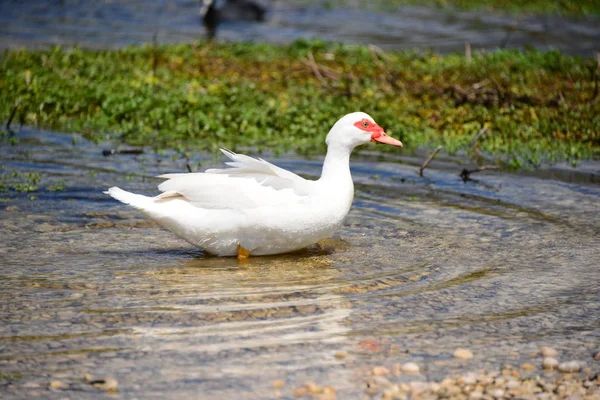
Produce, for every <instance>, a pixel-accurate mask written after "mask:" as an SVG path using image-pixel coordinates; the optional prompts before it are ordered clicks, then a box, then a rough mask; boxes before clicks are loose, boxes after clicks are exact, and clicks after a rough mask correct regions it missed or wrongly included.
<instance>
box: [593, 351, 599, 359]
mask: <svg viewBox="0 0 600 400" xmlns="http://www.w3.org/2000/svg"><path fill="white" fill-rule="evenodd" d="M594 360H600V351H599V352H597V353H596V354H594Z"/></svg>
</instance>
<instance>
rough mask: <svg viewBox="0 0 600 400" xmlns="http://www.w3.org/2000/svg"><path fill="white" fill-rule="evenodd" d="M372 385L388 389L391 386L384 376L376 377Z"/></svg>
mask: <svg viewBox="0 0 600 400" xmlns="http://www.w3.org/2000/svg"><path fill="white" fill-rule="evenodd" d="M371 383H372V384H373V385H374V386H377V387H388V386H390V385H391V383H390V381H389V380H388V379H387V378H385V377H383V376H375V377H373V380H372V381H371Z"/></svg>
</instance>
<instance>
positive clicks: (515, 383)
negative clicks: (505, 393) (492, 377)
mask: <svg viewBox="0 0 600 400" xmlns="http://www.w3.org/2000/svg"><path fill="white" fill-rule="evenodd" d="M519 386H521V383H520V382H518V381H508V382H506V388H507V389H509V390H510V389H516V388H518V387H519Z"/></svg>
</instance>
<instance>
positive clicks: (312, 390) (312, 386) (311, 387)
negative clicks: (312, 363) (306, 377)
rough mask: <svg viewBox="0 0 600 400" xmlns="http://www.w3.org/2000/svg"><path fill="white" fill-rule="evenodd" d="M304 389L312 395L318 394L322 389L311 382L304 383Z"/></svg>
mask: <svg viewBox="0 0 600 400" xmlns="http://www.w3.org/2000/svg"><path fill="white" fill-rule="evenodd" d="M304 387H306V390H307V391H308V393H309V394H312V395H315V394H320V393H321V392H322V391H323V389H322V388H321V387H320V386H317V385H316V384H314V383H313V382H306V383H305V384H304Z"/></svg>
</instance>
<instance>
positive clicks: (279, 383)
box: [273, 379, 285, 389]
mask: <svg viewBox="0 0 600 400" xmlns="http://www.w3.org/2000/svg"><path fill="white" fill-rule="evenodd" d="M284 386H285V381H284V380H283V379H277V380H276V381H273V387H274V388H275V389H281V388H282V387H284Z"/></svg>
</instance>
